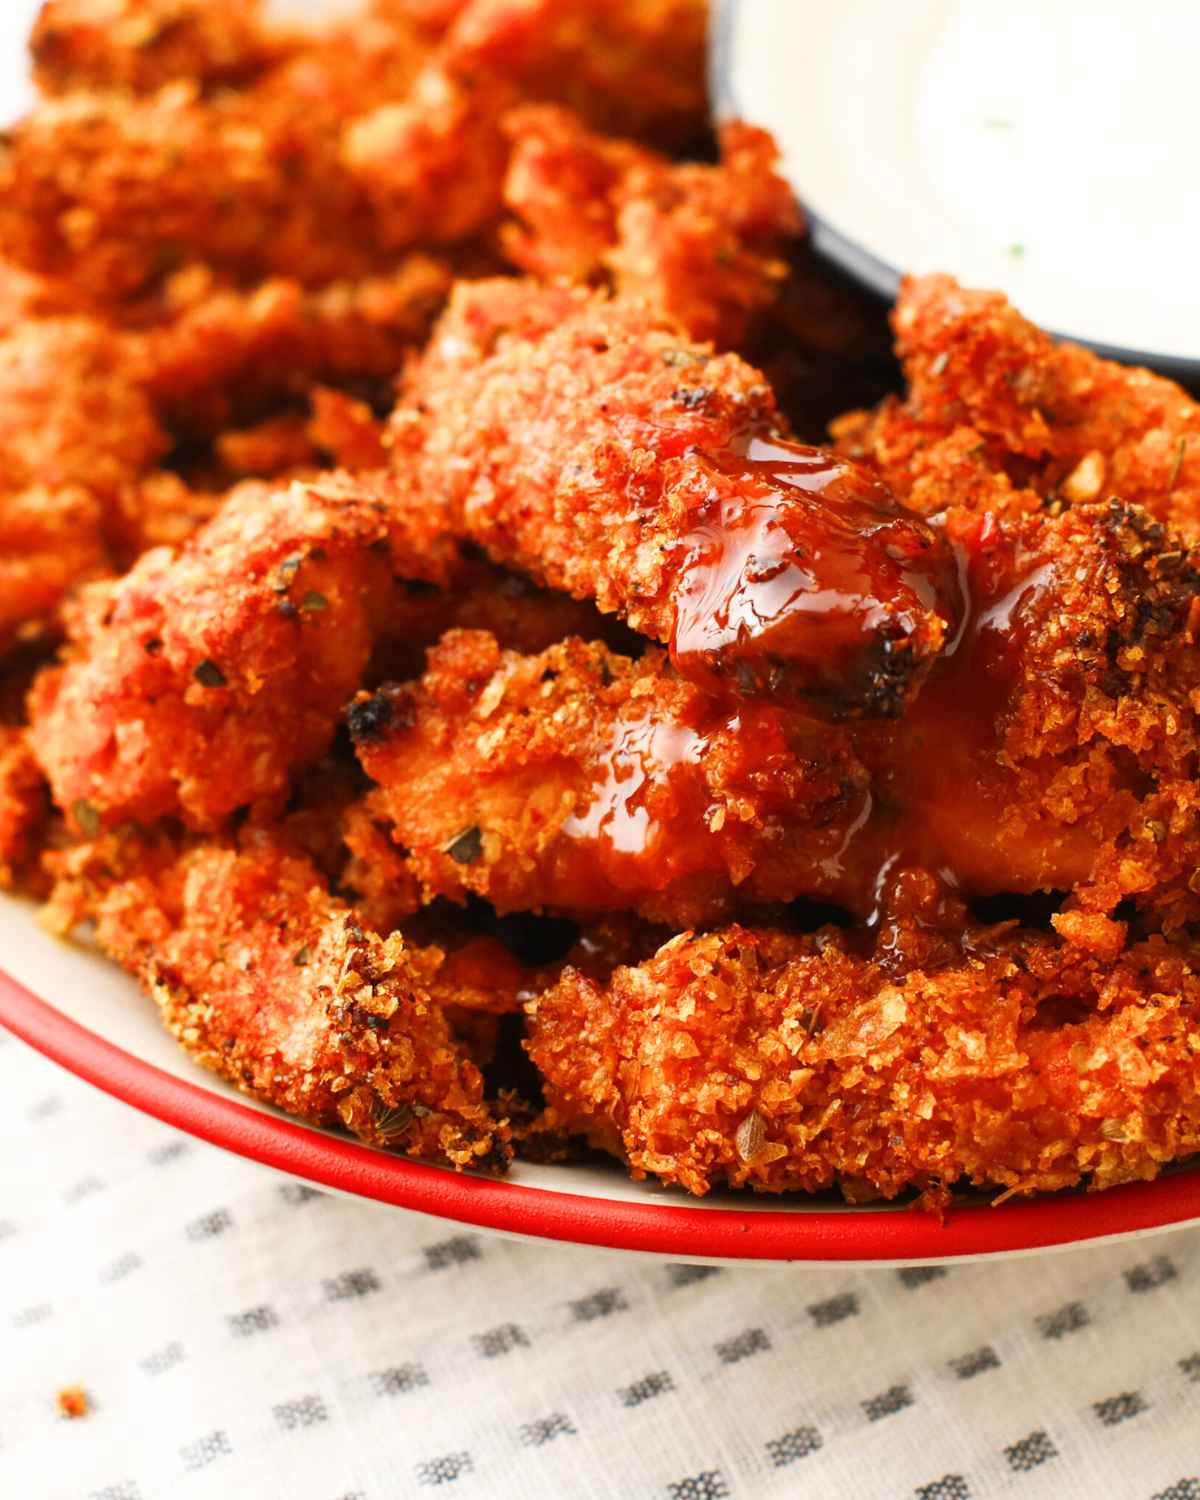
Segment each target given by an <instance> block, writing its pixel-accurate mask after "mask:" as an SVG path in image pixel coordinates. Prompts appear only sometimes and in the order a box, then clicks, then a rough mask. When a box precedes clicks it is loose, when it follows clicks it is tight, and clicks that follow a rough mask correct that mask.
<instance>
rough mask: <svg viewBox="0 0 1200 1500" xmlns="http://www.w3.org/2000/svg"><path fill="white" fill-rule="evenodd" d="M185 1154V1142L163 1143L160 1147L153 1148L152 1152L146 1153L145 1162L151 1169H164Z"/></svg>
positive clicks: (186, 1143) (186, 1151)
mask: <svg viewBox="0 0 1200 1500" xmlns="http://www.w3.org/2000/svg"><path fill="white" fill-rule="evenodd" d="M187 1154H188V1142H187V1141H164V1142H163V1143H162V1145H161V1146H155V1147H154V1149H153V1150H152V1151H148V1152H147V1153H146V1160H147V1161H148V1162H149V1163H150V1165H151V1166H152V1167H166V1166H169V1165H170V1164H171V1162H173V1161H178V1160H179V1159H180V1157H181V1156H186V1155H187Z"/></svg>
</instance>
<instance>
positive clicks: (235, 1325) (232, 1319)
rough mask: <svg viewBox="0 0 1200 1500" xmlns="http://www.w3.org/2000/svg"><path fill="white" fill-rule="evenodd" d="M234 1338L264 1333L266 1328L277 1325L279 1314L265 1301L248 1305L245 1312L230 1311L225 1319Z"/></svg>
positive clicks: (244, 1337)
mask: <svg viewBox="0 0 1200 1500" xmlns="http://www.w3.org/2000/svg"><path fill="white" fill-rule="evenodd" d="M225 1321H226V1322H227V1323H228V1324H229V1331H230V1333H232V1334H233V1336H234V1338H239V1339H246V1338H250V1337H251V1335H253V1334H256V1333H266V1331H267V1329H268V1328H277V1327H278V1326H279V1314H278V1313H277V1312H276V1311H275V1309H274V1308H273V1307H271V1306H269V1305H268V1304H267V1303H265V1302H263V1303H260V1304H259V1305H258V1306H257V1307H248V1308H247V1309H246V1310H245V1312H239V1313H230V1315H229V1316H228V1317H227V1318H226V1320H225Z"/></svg>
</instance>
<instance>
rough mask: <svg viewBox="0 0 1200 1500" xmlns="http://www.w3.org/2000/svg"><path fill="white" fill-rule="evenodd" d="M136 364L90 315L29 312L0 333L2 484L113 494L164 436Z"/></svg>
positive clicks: (147, 463) (141, 468)
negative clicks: (70, 487)
mask: <svg viewBox="0 0 1200 1500" xmlns="http://www.w3.org/2000/svg"><path fill="white" fill-rule="evenodd" d="M140 376H141V370H140V367H139V364H138V362H137V360H136V358H135V357H134V356H132V355H131V353H130V351H129V350H128V349H127V348H126V346H125V345H124V343H123V342H122V340H120V339H119V338H118V337H117V336H116V335H115V334H114V332H113V330H112V329H111V328H109V327H106V326H105V325H104V324H103V323H101V322H100V321H98V320H96V319H92V318H44V319H29V320H26V321H24V322H22V323H20V324H18V325H17V326H16V327H15V328H13V329H11V330H10V331H9V332H8V333H7V334H6V335H5V336H4V337H2V338H0V491H3V492H14V491H17V490H23V489H27V488H29V487H30V486H32V485H42V486H45V487H46V488H47V489H56V488H59V487H63V486H67V485H82V486H85V487H86V488H88V489H89V490H91V491H93V492H94V493H99V494H101V495H111V494H113V493H114V492H115V491H116V490H117V489H119V488H120V486H121V485H122V484H123V483H125V482H126V481H128V480H130V479H133V478H135V477H137V476H138V475H140V474H142V473H144V472H145V471H146V470H147V469H148V468H150V467H151V466H152V465H153V464H154V463H155V461H156V460H157V459H158V458H160V457H161V456H162V454H163V453H164V451H165V450H166V447H167V438H166V436H165V434H164V433H163V431H162V428H161V427H160V426H159V424H158V422H157V420H156V418H155V414H154V411H153V408H152V406H151V404H150V401H149V400H148V398H147V396H146V394H145V392H144V390H143V389H142V386H141V381H140Z"/></svg>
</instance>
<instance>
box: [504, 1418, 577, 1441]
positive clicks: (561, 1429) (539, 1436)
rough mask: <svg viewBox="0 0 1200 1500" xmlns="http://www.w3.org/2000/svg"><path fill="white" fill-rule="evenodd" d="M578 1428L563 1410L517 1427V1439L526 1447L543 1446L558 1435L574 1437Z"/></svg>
mask: <svg viewBox="0 0 1200 1500" xmlns="http://www.w3.org/2000/svg"><path fill="white" fill-rule="evenodd" d="M575 1435H576V1428H575V1425H574V1423H572V1421H571V1420H570V1418H569V1417H567V1416H565V1415H564V1414H563V1413H562V1412H561V1411H556V1412H552V1413H551V1414H550V1415H549V1416H548V1417H538V1419H537V1420H536V1421H534V1422H524V1423H522V1424H521V1426H520V1427H518V1428H517V1441H518V1442H519V1443H521V1444H522V1445H523V1446H524V1447H526V1448H541V1447H543V1446H544V1445H545V1444H546V1443H551V1442H553V1441H554V1439H555V1438H556V1437H574V1436H575Z"/></svg>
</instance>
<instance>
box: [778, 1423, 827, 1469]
mask: <svg viewBox="0 0 1200 1500" xmlns="http://www.w3.org/2000/svg"><path fill="white" fill-rule="evenodd" d="M823 1441H824V1439H823V1438H822V1437H821V1434H820V1433H819V1432H818V1431H817V1429H816V1428H815V1427H793V1428H792V1430H791V1432H782V1433H780V1435H779V1436H778V1437H777V1438H771V1440H770V1441H769V1442H768V1443H767V1445H766V1449H767V1457H768V1459H770V1461H771V1463H772V1464H773V1465H774V1467H775V1468H777V1469H786V1468H787V1466H788V1464H794V1463H796V1462H797V1460H798V1459H801V1458H807V1457H808V1455H809V1454H810V1453H815V1452H816V1451H817V1449H818V1448H820V1447H821V1445H822V1443H823Z"/></svg>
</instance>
